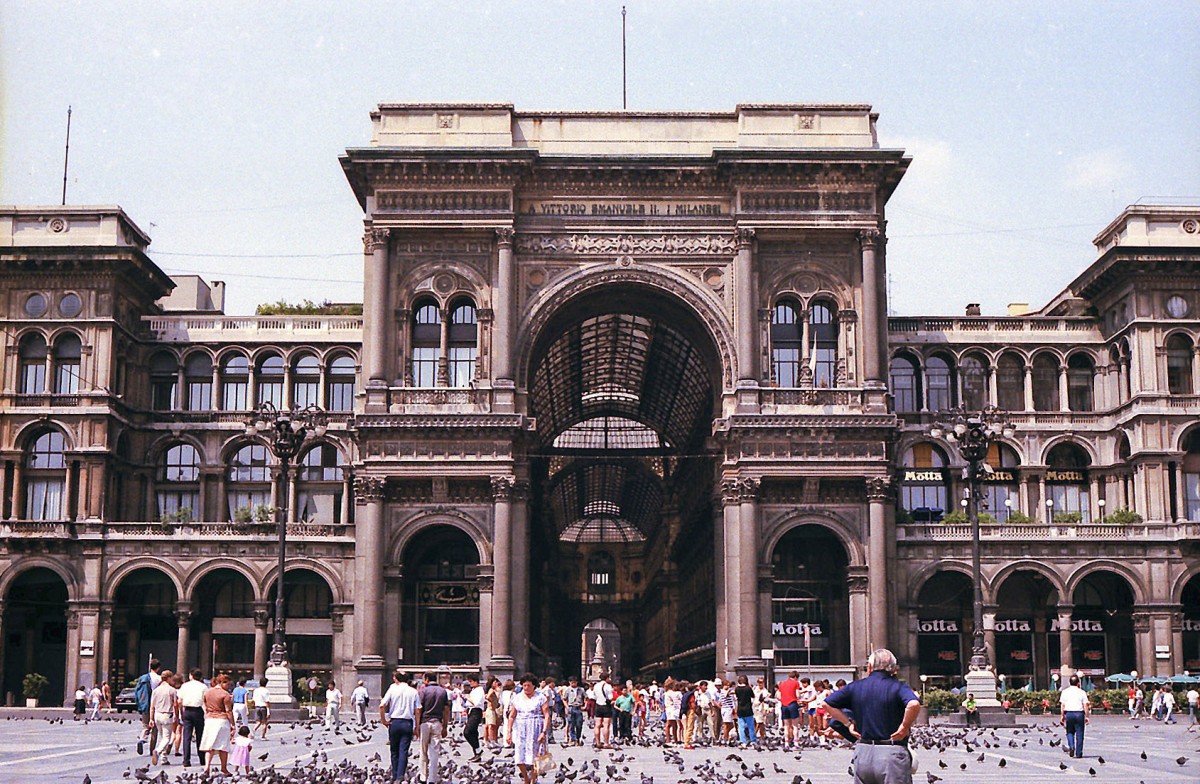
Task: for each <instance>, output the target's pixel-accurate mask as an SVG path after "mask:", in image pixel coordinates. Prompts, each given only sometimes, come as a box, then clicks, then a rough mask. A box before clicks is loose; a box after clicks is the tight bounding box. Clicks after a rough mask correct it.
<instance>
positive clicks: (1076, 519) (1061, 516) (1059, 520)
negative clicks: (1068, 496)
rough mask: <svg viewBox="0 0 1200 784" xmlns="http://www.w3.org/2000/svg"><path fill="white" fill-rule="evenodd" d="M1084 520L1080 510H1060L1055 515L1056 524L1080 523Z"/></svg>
mask: <svg viewBox="0 0 1200 784" xmlns="http://www.w3.org/2000/svg"><path fill="white" fill-rule="evenodd" d="M1082 521H1083V515H1082V514H1081V513H1080V512H1058V513H1057V514H1055V515H1054V524H1055V525H1078V524H1079V523H1081V522H1082Z"/></svg>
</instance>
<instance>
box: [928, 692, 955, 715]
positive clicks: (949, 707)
mask: <svg viewBox="0 0 1200 784" xmlns="http://www.w3.org/2000/svg"><path fill="white" fill-rule="evenodd" d="M962 701H963V698H962V696H961V695H958V694H954V693H953V692H950V691H947V690H946V689H929V690H928V691H926V692H925V696H924V698H923V699H922V700H921V702H922V703H923V704H924V705H925V707H926V708H928V709H929V712H930V713H955V712H957V711H958V710H959V709H960V708H961V707H962Z"/></svg>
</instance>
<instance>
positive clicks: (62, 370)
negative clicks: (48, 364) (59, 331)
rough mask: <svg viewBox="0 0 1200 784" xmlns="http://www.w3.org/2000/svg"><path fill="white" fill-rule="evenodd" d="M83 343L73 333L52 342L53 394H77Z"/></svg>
mask: <svg viewBox="0 0 1200 784" xmlns="http://www.w3.org/2000/svg"><path fill="white" fill-rule="evenodd" d="M82 356H83V343H82V342H81V341H80V340H79V336H78V335H76V334H75V333H74V332H68V333H66V334H65V335H62V336H61V337H59V338H58V340H56V341H54V392H55V393H56V394H59V395H75V394H78V393H79V363H80V359H81V357H82Z"/></svg>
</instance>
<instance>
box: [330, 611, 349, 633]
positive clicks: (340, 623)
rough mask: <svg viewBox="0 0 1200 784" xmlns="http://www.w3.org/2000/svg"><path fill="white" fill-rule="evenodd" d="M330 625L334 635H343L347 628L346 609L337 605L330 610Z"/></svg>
mask: <svg viewBox="0 0 1200 784" xmlns="http://www.w3.org/2000/svg"><path fill="white" fill-rule="evenodd" d="M329 625H330V628H332V630H333V633H334V634H341V633H342V630H343V629H344V628H346V608H345V607H342V606H338V605H335V606H333V607H330V608H329Z"/></svg>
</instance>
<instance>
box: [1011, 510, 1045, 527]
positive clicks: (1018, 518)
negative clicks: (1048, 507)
mask: <svg viewBox="0 0 1200 784" xmlns="http://www.w3.org/2000/svg"><path fill="white" fill-rule="evenodd" d="M1004 522H1005V523H1008V524H1010V525H1031V524H1032V523H1035V522H1037V521H1036V520H1034V519H1033V518H1032V517H1030V516H1029V515H1027V514H1022V513H1021V512H1017V511H1015V510H1014V511H1012V512H1009V513H1008V519H1007V520H1005V521H1004Z"/></svg>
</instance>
